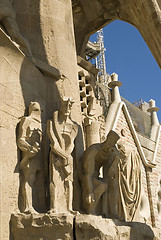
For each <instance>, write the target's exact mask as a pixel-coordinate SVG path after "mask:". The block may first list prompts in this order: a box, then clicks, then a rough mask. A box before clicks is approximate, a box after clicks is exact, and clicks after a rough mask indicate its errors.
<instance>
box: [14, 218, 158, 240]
mask: <svg viewBox="0 0 161 240" xmlns="http://www.w3.org/2000/svg"><path fill="white" fill-rule="evenodd" d="M160 237H161V231H160V229H156V228H155V229H154V228H151V227H150V226H148V225H146V224H143V223H125V222H120V221H118V220H111V219H104V218H102V217H100V216H93V215H82V214H81V215H78V216H76V217H73V216H72V215H61V214H60V215H54V214H51V215H50V214H39V215H37V214H33V215H30V214H29V215H26V214H12V216H11V238H12V239H13V240H24V239H25V240H30V239H33V240H58V239H61V240H82V239H84V240H100V239H101V240H144V239H146V240H154V239H155V240H160Z"/></svg>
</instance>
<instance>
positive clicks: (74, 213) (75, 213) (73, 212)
mask: <svg viewBox="0 0 161 240" xmlns="http://www.w3.org/2000/svg"><path fill="white" fill-rule="evenodd" d="M68 211H69V212H70V213H71V214H73V215H75V216H77V215H79V214H80V213H79V212H78V211H73V210H68Z"/></svg>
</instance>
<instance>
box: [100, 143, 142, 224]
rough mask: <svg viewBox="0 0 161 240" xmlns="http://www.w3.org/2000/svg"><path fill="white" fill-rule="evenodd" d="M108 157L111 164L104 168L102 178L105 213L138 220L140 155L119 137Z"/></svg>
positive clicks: (109, 215)
mask: <svg viewBox="0 0 161 240" xmlns="http://www.w3.org/2000/svg"><path fill="white" fill-rule="evenodd" d="M110 158H111V160H110V161H111V164H110V165H106V166H105V168H104V178H105V182H106V183H107V185H108V187H107V191H106V193H105V194H107V195H106V198H104V203H103V204H104V205H105V207H107V209H106V211H107V214H105V215H106V216H107V217H109V218H118V219H120V220H123V221H136V220H139V204H140V196H141V167H140V156H139V154H138V152H137V150H136V149H135V148H132V147H130V146H128V144H127V143H126V142H125V140H122V139H120V140H119V141H118V143H117V149H115V151H113V153H112V154H111V156H110ZM105 199H106V200H107V201H105Z"/></svg>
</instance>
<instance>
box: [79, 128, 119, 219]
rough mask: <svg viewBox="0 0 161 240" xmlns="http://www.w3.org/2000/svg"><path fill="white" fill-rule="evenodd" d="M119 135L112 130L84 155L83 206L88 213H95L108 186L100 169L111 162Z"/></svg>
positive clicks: (82, 178)
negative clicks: (101, 175) (100, 174)
mask: <svg viewBox="0 0 161 240" xmlns="http://www.w3.org/2000/svg"><path fill="white" fill-rule="evenodd" d="M118 139H119V135H118V134H117V133H116V132H114V131H112V130H111V131H110V132H109V134H108V135H107V139H106V140H105V141H104V142H103V143H97V144H93V145H91V146H90V147H89V148H87V150H86V151H85V152H84V154H83V157H82V175H81V187H82V208H83V210H84V211H85V212H86V213H88V214H95V213H96V207H97V205H98V202H99V200H100V198H101V196H102V194H103V193H104V192H105V190H106V188H107V183H105V182H104V181H103V179H101V178H100V177H99V170H100V168H101V167H103V166H104V165H105V164H106V163H107V164H109V163H110V160H111V158H110V155H111V152H113V151H114V148H115V144H116V142H117V141H118Z"/></svg>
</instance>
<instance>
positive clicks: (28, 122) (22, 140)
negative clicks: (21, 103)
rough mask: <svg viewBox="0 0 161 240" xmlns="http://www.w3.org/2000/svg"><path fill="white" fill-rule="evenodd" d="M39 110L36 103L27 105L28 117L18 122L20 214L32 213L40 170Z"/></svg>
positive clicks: (40, 133)
mask: <svg viewBox="0 0 161 240" xmlns="http://www.w3.org/2000/svg"><path fill="white" fill-rule="evenodd" d="M41 142H42V127H41V109H40V105H39V103H38V102H31V103H30V105H29V116H27V117H23V118H22V119H21V121H20V126H19V136H18V141H17V144H18V147H19V149H20V150H21V151H22V160H21V161H20V190H19V193H20V196H19V197H20V201H21V206H22V209H23V210H21V211H22V212H24V213H31V212H34V211H35V210H34V208H33V187H34V183H35V179H36V174H37V171H39V170H41V161H40V159H41Z"/></svg>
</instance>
